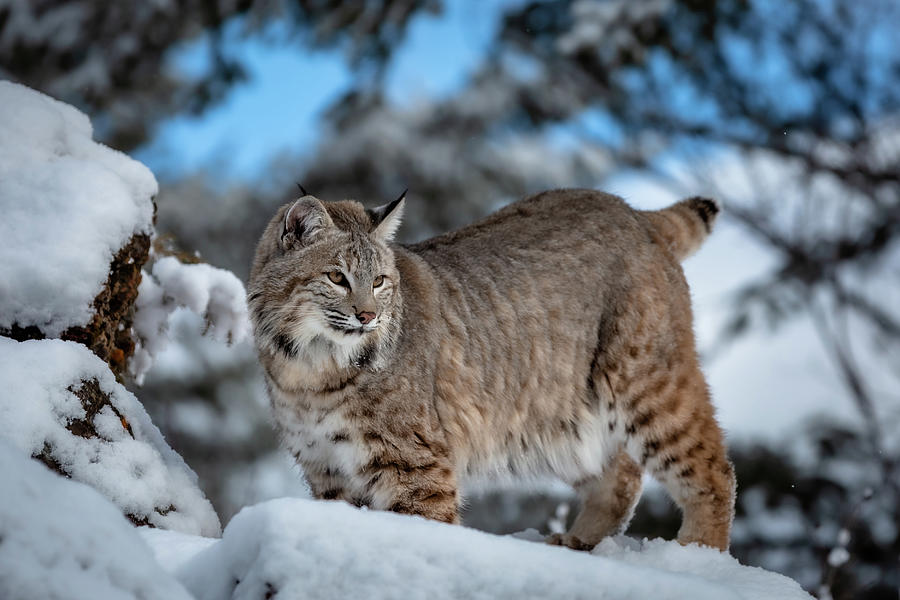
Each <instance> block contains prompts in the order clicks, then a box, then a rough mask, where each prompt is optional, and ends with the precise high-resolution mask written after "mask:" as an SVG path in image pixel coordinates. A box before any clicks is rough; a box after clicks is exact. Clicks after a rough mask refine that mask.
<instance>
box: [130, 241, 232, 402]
mask: <svg viewBox="0 0 900 600" xmlns="http://www.w3.org/2000/svg"><path fill="white" fill-rule="evenodd" d="M135 306H136V309H137V312H136V314H135V319H134V332H135V334H136V335H137V338H138V341H137V346H136V349H135V354H134V359H133V360H132V362H131V372H132V375H134V378H135V381H136V382H137V383H138V385H140V384H141V383H142V382H143V379H144V376H145V375H146V373H147V371H148V370H149V369H150V367H151V366H152V365H153V359H154V357H155V356H156V355H157V354H159V352H160V351H162V350H163V348H165V347H166V345H167V344H168V331H169V318H170V316H171V315H172V313H173V312H174V311H175V309H176V308H179V307H185V308H188V309H190V310H191V311H193V312H195V313H197V314H198V315H201V316H203V317H204V318H205V319H206V323H207V332H208V333H210V334H211V335H212V336H213V337H215V338H217V339H220V340H222V341H225V342H227V343H229V344H231V343H237V342H240V341H242V340H244V339H245V338H247V337H248V336H249V335H250V321H249V319H248V317H247V299H246V292H245V291H244V285H243V284H242V283H241V281H240V279H238V278H237V277H236V276H235V275H234V273H232V272H231V271H226V270H225V269H219V268H216V267H213V266H210V265H207V264H203V263H200V264H185V263H182V262H180V261H178V259H176V258H175V257H172V256H165V257H163V258H160V259H159V260H157V261H156V263H155V264H154V265H153V269H152V272H151V273H147V272H146V271H145V272H144V274H143V279H142V281H141V285H140V287H139V288H138V298H137V302H136V303H135Z"/></svg>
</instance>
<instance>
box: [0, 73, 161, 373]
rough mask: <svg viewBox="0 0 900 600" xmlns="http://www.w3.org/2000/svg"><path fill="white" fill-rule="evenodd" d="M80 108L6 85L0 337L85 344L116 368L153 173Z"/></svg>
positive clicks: (0, 163) (145, 235)
mask: <svg viewBox="0 0 900 600" xmlns="http://www.w3.org/2000/svg"><path fill="white" fill-rule="evenodd" d="M92 133H93V132H92V128H91V123H90V121H89V120H88V118H87V117H86V116H85V115H84V114H82V113H81V112H79V111H78V110H76V109H75V108H73V107H71V106H69V105H67V104H63V103H62V102H58V101H56V100H54V99H52V98H50V97H48V96H45V95H44V94H41V93H40V92H36V91H34V90H31V89H29V88H27V87H24V86H21V85H17V84H14V83H10V82H7V81H0V215H2V216H0V335H8V336H12V337H16V338H17V339H26V338H30V339H34V338H42V337H51V338H56V337H63V338H65V339H72V340H76V341H79V342H81V343H83V344H85V345H87V346H88V347H90V348H91V349H92V350H94V352H95V353H97V354H98V356H100V357H101V358H103V359H104V360H107V361H109V362H110V364H111V365H113V366H114V367H116V368H117V369H118V370H121V368H123V367H124V363H125V359H126V358H127V355H128V354H130V352H131V350H132V345H131V343H130V341H129V339H128V337H127V335H128V331H129V329H130V310H129V309H130V307H131V304H132V303H133V301H134V298H135V297H136V295H137V285H138V282H139V280H140V265H141V264H142V263H143V262H144V261H145V260H146V258H147V252H148V249H149V243H150V236H151V234H152V229H153V201H152V198H153V196H154V195H155V194H156V192H157V184H156V180H155V179H154V177H153V174H152V173H150V171H149V170H148V169H147V168H146V167H145V166H144V165H142V164H140V163H139V162H137V161H135V160H132V159H131V158H129V157H127V156H125V155H124V154H122V153H120V152H117V151H115V150H112V149H111V148H108V147H106V146H103V145H101V144H98V143H96V142H94V141H93V140H92V139H91V136H92Z"/></svg>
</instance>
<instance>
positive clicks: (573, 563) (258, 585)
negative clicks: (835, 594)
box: [141, 498, 810, 600]
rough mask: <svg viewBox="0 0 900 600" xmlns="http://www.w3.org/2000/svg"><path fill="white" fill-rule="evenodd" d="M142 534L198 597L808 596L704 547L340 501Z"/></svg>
mask: <svg viewBox="0 0 900 600" xmlns="http://www.w3.org/2000/svg"><path fill="white" fill-rule="evenodd" d="M141 533H142V535H143V536H144V539H145V540H146V541H147V542H148V543H149V544H150V546H151V547H152V548H153V549H154V552H155V553H156V556H157V560H158V561H159V562H160V563H161V564H163V565H166V568H168V569H170V571H171V572H172V573H173V574H174V575H175V576H176V577H177V578H178V579H179V580H180V581H181V582H182V583H183V584H184V585H185V587H186V588H187V589H188V590H189V591H190V592H191V593H193V594H194V595H195V597H196V598H198V599H200V600H219V599H226V598H234V599H236V600H239V599H242V598H263V597H268V596H274V595H275V594H277V597H285V598H299V597H304V598H356V597H365V598H396V597H401V596H402V597H410V598H425V597H427V598H434V599H440V598H607V599H631V598H641V599H643V598H654V600H664V599H666V598H685V597H690V598H694V599H698V600H700V599H703V598H710V599H716V600H728V599H731V598H766V599H767V600H777V599H784V600H789V599H794V598H796V599H801V598H802V599H808V598H810V596H809V595H808V594H806V593H805V592H803V591H802V590H801V588H800V586H799V585H798V584H797V583H796V582H794V581H792V580H790V579H788V578H787V577H784V576H782V575H778V574H774V573H770V572H767V571H764V570H762V569H758V568H754V567H745V566H742V565H740V564H739V563H738V562H737V560H735V559H734V558H732V557H731V556H729V555H727V554H723V553H720V552H718V551H716V550H713V549H709V548H700V547H697V546H691V547H683V546H681V545H679V544H678V543H677V542H670V541H662V540H653V541H644V542H638V541H635V540H631V539H629V538H625V537H620V538H616V539H608V540H606V541H604V542H603V543H602V544H601V545H600V546H598V548H596V549H595V550H594V552H593V553H592V554H593V555H591V554H587V553H581V552H575V551H572V550H569V549H566V548H561V547H556V546H548V545H545V544H542V543H535V542H533V541H527V539H534V538H535V535H534V532H527V533H526V534H525V535H521V536H516V537H512V536H506V537H500V536H494V535H491V534H487V533H483V532H480V531H476V530H473V529H467V528H465V527H460V526H453V525H446V524H444V523H437V522H433V521H427V520H425V519H422V518H419V517H409V516H404V515H398V514H395V513H388V512H377V511H366V510H360V509H356V508H354V507H351V506H350V505H348V504H346V503H343V502H317V501H312V500H303V499H286V498H284V499H279V500H271V501H268V502H264V503H262V504H258V505H256V506H253V507H249V508H245V509H244V510H242V511H241V512H240V513H239V514H238V515H236V516H235V517H234V519H232V521H231V523H229V525H228V526H227V527H226V528H225V532H224V534H223V536H222V539H221V540H204V539H198V538H196V537H195V536H188V535H182V534H173V533H171V532H161V531H153V530H143V531H142V532H141ZM522 538H526V539H522Z"/></svg>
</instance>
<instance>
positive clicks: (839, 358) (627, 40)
mask: <svg viewBox="0 0 900 600" xmlns="http://www.w3.org/2000/svg"><path fill="white" fill-rule="evenodd" d="M0 78H4V79H12V80H15V81H19V82H22V83H24V84H26V85H29V86H31V87H33V88H36V89H38V90H41V91H44V92H46V93H48V94H50V95H52V96H54V97H56V98H59V99H61V100H64V101H65V102H68V103H72V104H74V105H76V106H78V107H79V108H81V109H82V110H83V111H85V112H86V113H87V114H88V115H89V116H90V117H91V119H92V121H93V123H94V126H95V137H96V138H97V139H99V140H101V141H103V142H105V143H107V144H109V145H111V146H112V147H114V148H117V149H119V150H122V151H124V152H127V153H129V154H131V155H132V156H135V157H136V158H138V159H139V160H141V161H143V162H144V163H145V164H147V165H148V166H149V167H150V168H151V169H152V170H153V171H154V173H155V174H156V176H157V178H158V180H159V182H160V193H159V195H158V197H157V199H156V202H157V208H158V212H157V225H158V227H157V228H158V230H159V231H160V232H163V235H162V236H161V237H160V239H159V240H157V244H158V247H160V248H163V247H165V248H166V250H167V251H171V252H176V253H178V254H179V255H180V256H181V257H182V258H183V259H190V260H202V261H206V262H209V263H211V264H213V265H216V266H220V267H225V268H228V269H231V270H232V271H234V272H235V273H236V274H237V275H238V276H239V277H241V278H244V279H245V278H246V276H247V273H248V270H249V264H250V259H251V256H252V252H253V248H254V245H255V243H256V239H257V238H258V236H259V234H260V233H261V231H262V228H263V226H264V224H265V223H266V222H267V221H268V219H269V218H270V216H271V214H272V212H273V211H274V210H275V208H276V207H277V206H279V205H280V204H281V203H283V202H286V201H288V200H290V199H291V198H293V197H295V196H297V190H296V187H295V182H300V183H302V185H303V186H304V187H305V188H306V189H307V190H309V191H310V193H312V194H314V195H316V196H318V197H320V198H322V199H326V200H337V199H343V198H354V199H357V200H360V201H362V202H364V203H367V204H381V203H384V202H386V201H388V200H391V199H393V198H394V197H396V196H397V195H398V194H399V193H400V192H401V191H402V190H403V189H404V188H409V190H410V191H409V195H408V200H409V201H408V210H407V219H406V223H405V224H404V227H403V229H402V231H401V239H402V240H403V241H408V242H411V241H416V240H419V239H423V238H425V237H428V236H431V235H433V234H436V233H440V232H443V231H447V230H449V229H452V228H454V227H458V226H461V225H464V224H466V223H469V222H471V221H472V220H474V219H476V218H478V217H480V216H483V215H485V214H487V213H489V212H491V211H492V210H494V209H496V208H497V207H499V206H502V205H503V204H505V203H507V202H510V201H512V200H514V199H517V198H520V197H522V196H524V195H527V194H529V193H532V192H537V191H540V190H543V189H547V188H553V187H572V186H581V187H592V188H598V189H604V190H607V191H611V192H614V193H617V194H620V195H622V196H623V197H625V198H626V199H627V200H628V201H629V202H630V203H632V204H633V205H635V206H637V207H640V208H657V207H661V206H664V205H666V204H668V203H670V202H672V201H674V200H677V199H679V198H681V197H684V196H687V195H695V194H702V195H709V196H712V197H715V198H718V199H719V200H721V201H722V202H723V204H724V206H725V213H724V216H723V218H722V220H721V221H720V223H719V225H718V226H717V231H716V232H715V235H713V236H712V238H711V239H710V240H709V241H708V242H707V243H706V245H705V246H704V247H703V249H702V250H701V251H700V252H699V254H698V255H696V256H695V257H693V258H691V259H689V260H688V261H687V263H686V264H685V270H686V272H687V276H688V280H689V281H690V283H691V285H692V289H693V296H694V304H695V311H696V329H697V332H698V336H699V340H700V349H701V353H702V355H703V360H704V365H705V370H706V372H707V374H708V377H709V380H710V385H711V387H712V390H713V395H714V398H715V401H716V404H717V407H718V410H719V415H720V420H721V421H722V424H723V426H724V427H725V429H726V430H727V432H728V437H729V440H730V445H731V455H732V458H733V460H734V462H735V464H736V468H737V473H738V481H739V488H740V489H739V497H738V503H737V520H736V522H735V528H734V536H733V545H732V552H733V554H734V555H735V556H736V557H737V558H739V559H740V560H741V561H742V562H744V563H748V564H753V565H760V566H763V567H765V568H768V569H772V570H775V571H780V572H782V573H785V574H787V575H789V576H791V577H793V578H795V579H797V580H798V581H799V582H800V583H801V584H802V585H803V586H804V587H806V588H807V589H809V590H810V591H812V592H814V593H815V594H816V595H817V596H818V597H820V598H829V597H833V598H897V597H898V570H900V562H898V561H900V558H898V557H900V532H898V527H900V466H898V464H900V285H898V282H900V248H898V246H900V244H898V240H900V181H898V176H900V3H898V2H896V1H895V0H792V1H791V2H781V1H778V2H776V1H773V0H722V1H718V2H717V1H713V0H706V1H704V0H683V1H676V0H646V1H644V0H634V1H629V0H605V1H604V0H599V1H594V0H577V1H570V0H548V1H541V2H537V1H531V2H528V1H522V0H503V1H487V0H486V1H476V0H472V1H464V0H358V1H355V2H341V1H337V0H262V1H253V0H153V1H147V2H134V3H132V2H105V1H101V0H72V1H59V0H0ZM0 110H2V107H0ZM577 283H578V282H577V281H573V282H572V284H573V285H577ZM175 329H176V336H175V337H176V339H177V343H175V344H173V345H172V346H170V348H169V349H168V350H167V351H166V352H165V353H164V354H163V355H162V356H161V357H160V358H159V360H158V362H157V364H156V366H155V367H154V370H153V371H151V373H150V374H149V376H148V377H147V380H146V382H145V384H144V385H143V386H142V387H141V388H139V389H138V388H135V392H136V394H137V395H138V397H139V398H140V399H141V400H142V401H143V402H144V404H145V406H146V407H147V409H148V411H150V412H151V414H152V415H153V417H154V420H155V422H156V423H157V425H158V426H159V427H160V428H161V429H162V430H163V432H164V434H165V436H166V438H167V440H168V441H169V443H170V444H171V445H172V446H173V447H174V448H175V449H176V450H177V451H178V452H179V453H181V455H182V456H183V457H184V458H185V460H186V461H187V462H188V464H189V465H191V467H192V468H193V469H194V470H196V471H197V473H198V474H199V476H200V483H201V487H202V488H203V489H204V491H205V492H206V493H207V494H208V495H209V497H210V499H211V500H212V501H213V503H214V504H215V506H216V508H217V510H218V511H219V514H220V516H221V517H222V521H223V523H224V522H227V520H228V519H229V518H230V516H231V515H233V514H235V513H236V512H237V511H238V510H240V508H241V507H242V506H246V505H248V504H252V503H255V502H258V501H260V500H263V499H267V498H271V497H277V496H284V495H304V494H306V493H307V491H306V488H305V485H304V484H303V482H302V477H301V474H300V473H299V471H298V470H297V469H296V467H293V466H292V465H291V464H290V462H289V461H288V459H287V457H286V456H283V455H282V453H280V452H279V451H278V449H277V447H276V440H275V438H274V435H273V433H272V430H271V427H270V425H269V422H268V418H269V417H268V412H267V406H266V399H265V396H264V390H263V386H262V382H261V378H260V373H259V370H258V368H257V365H256V362H255V358H254V354H253V351H252V348H251V346H250V345H235V346H231V347H225V346H222V345H220V344H218V343H216V342H214V341H212V340H209V339H207V338H204V337H202V335H201V334H202V331H203V323H202V322H200V321H199V320H196V319H194V318H192V317H191V316H190V315H187V314H185V315H181V316H180V317H179V318H178V319H177V320H176V323H175ZM469 491H470V496H469V504H468V507H467V512H466V516H465V520H466V522H467V523H468V524H469V525H471V526H474V527H478V528H482V529H486V530H488V531H494V532H498V533H506V532H511V531H517V530H522V529H525V528H527V527H533V528H537V529H539V530H541V531H544V532H546V531H549V530H557V529H559V528H561V527H564V526H565V523H566V521H567V520H568V519H571V518H572V516H573V514H574V512H575V511H576V501H575V500H574V497H573V495H572V492H571V490H569V489H568V488H567V487H565V486H563V485H561V484H558V483H554V482H543V481H538V482H529V483H528V484H525V485H521V486H504V487H498V486H497V485H496V484H495V483H494V482H478V483H475V484H473V485H472V486H471V488H470V490H469ZM678 520H679V515H678V513H677V510H676V509H675V508H674V505H673V504H672V503H671V502H670V501H669V500H668V499H667V498H666V496H665V494H664V493H662V491H661V490H660V489H659V488H658V487H656V486H655V485H654V484H653V483H652V482H649V481H648V482H647V488H646V492H645V497H644V499H643V500H642V502H641V504H640V506H639V509H638V513H637V516H636V517H635V520H634V522H633V524H632V527H631V530H630V533H631V534H632V535H635V536H650V537H653V536H658V535H662V536H665V537H669V538H671V537H673V536H674V534H675V532H676V530H677V526H678Z"/></svg>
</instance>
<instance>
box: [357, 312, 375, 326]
mask: <svg viewBox="0 0 900 600" xmlns="http://www.w3.org/2000/svg"><path fill="white" fill-rule="evenodd" d="M356 318H357V319H359V322H360V323H362V324H363V325H366V324H368V323H370V322H371V321H372V319H374V318H375V313H373V312H369V311H363V312H361V313H356Z"/></svg>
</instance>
